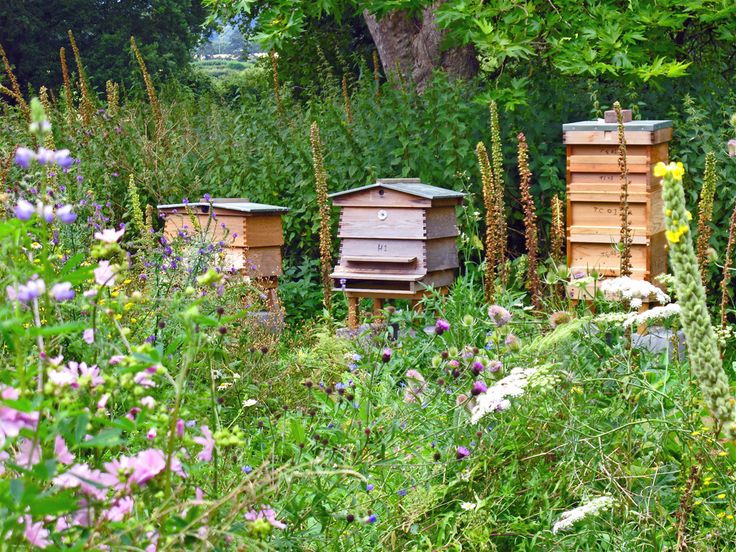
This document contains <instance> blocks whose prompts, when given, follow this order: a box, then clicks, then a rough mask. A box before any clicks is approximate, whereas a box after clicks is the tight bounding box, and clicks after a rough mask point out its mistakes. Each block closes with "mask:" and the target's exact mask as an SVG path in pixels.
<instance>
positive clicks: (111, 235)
mask: <svg viewBox="0 0 736 552" xmlns="http://www.w3.org/2000/svg"><path fill="white" fill-rule="evenodd" d="M124 233H125V228H121V229H120V230H115V229H113V228H106V229H104V230H103V231H102V232H95V239H96V240H100V241H101V242H104V243H116V242H117V241H118V240H119V239H120V238H121V237H122V236H123V234H124Z"/></svg>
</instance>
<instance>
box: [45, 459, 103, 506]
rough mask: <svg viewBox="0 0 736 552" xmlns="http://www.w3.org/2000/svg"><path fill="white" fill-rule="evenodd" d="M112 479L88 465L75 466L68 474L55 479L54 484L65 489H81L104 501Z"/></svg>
mask: <svg viewBox="0 0 736 552" xmlns="http://www.w3.org/2000/svg"><path fill="white" fill-rule="evenodd" d="M110 483H111V478H109V477H108V476H107V474H104V473H102V472H101V471H100V470H95V469H92V468H90V467H89V466H88V465H87V464H74V465H73V466H72V467H71V468H69V469H68V470H67V471H66V472H64V473H62V474H61V475H57V476H56V477H54V484H56V485H58V486H59V487H62V488H64V489H77V488H78V489H79V490H80V491H81V492H82V493H84V494H85V495H87V496H91V497H93V498H96V499H97V500H104V498H105V496H106V495H107V487H109V486H110Z"/></svg>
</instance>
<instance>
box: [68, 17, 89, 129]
mask: <svg viewBox="0 0 736 552" xmlns="http://www.w3.org/2000/svg"><path fill="white" fill-rule="evenodd" d="M67 34H68V35H69V43H70V44H71V45H72V53H73V54H74V62H75V63H76V64H77V74H78V76H79V89H80V90H81V92H82V100H81V102H80V105H79V111H80V112H81V113H82V124H84V126H85V127H87V126H89V124H90V123H91V122H92V117H94V112H95V107H94V104H93V103H92V98H91V95H90V92H89V86H88V85H87V75H86V73H85V71H84V64H83V63H82V56H81V54H80V53H79V48H78V47H77V41H76V40H75V39H74V34H73V33H72V31H71V29H69V30H68V31H67Z"/></svg>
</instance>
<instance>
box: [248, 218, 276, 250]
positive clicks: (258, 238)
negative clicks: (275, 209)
mask: <svg viewBox="0 0 736 552" xmlns="http://www.w3.org/2000/svg"><path fill="white" fill-rule="evenodd" d="M245 237H246V238H245V239H246V241H247V242H248V246H249V247H264V246H273V245H284V232H283V226H282V223H281V215H278V214H277V215H271V214H268V215H260V214H254V215H250V216H248V217H245Z"/></svg>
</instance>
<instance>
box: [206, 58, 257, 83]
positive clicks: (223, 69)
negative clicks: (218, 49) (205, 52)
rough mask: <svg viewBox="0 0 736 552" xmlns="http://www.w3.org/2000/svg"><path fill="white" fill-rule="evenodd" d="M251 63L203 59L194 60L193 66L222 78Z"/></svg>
mask: <svg viewBox="0 0 736 552" xmlns="http://www.w3.org/2000/svg"><path fill="white" fill-rule="evenodd" d="M252 65H253V63H252V62H250V61H238V60H232V59H204V60H197V61H195V62H194V66H195V67H196V68H197V69H200V70H201V71H203V72H204V73H206V74H207V75H209V76H211V77H214V78H223V77H226V76H228V75H231V74H232V73H237V72H238V71H243V70H245V69H247V68H248V67H251V66H252Z"/></svg>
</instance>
